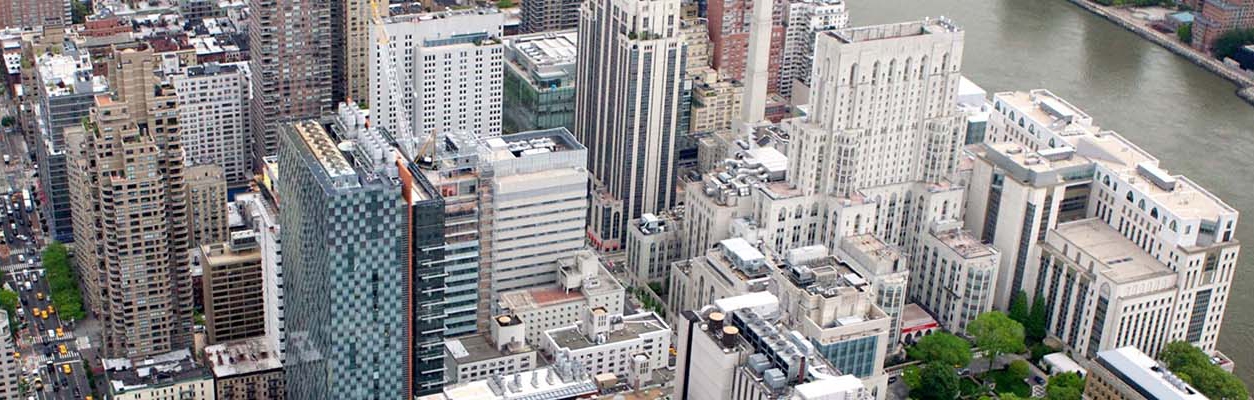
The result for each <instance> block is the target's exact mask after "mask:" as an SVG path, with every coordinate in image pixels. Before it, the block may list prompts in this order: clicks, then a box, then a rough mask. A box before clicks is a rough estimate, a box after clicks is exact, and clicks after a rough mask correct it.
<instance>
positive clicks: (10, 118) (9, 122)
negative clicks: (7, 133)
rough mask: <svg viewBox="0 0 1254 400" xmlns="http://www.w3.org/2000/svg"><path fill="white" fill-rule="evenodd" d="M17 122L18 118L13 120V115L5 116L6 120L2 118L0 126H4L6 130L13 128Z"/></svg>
mask: <svg viewBox="0 0 1254 400" xmlns="http://www.w3.org/2000/svg"><path fill="white" fill-rule="evenodd" d="M16 122H17V118H13V116H12V115H5V116H4V118H0V126H3V127H5V128H8V127H10V126H13V124H14V123H16Z"/></svg>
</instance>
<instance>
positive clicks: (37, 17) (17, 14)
mask: <svg viewBox="0 0 1254 400" xmlns="http://www.w3.org/2000/svg"><path fill="white" fill-rule="evenodd" d="M70 5H71V2H70V0H56V1H43V0H5V1H0V27H5V28H32V27H41V26H46V27H49V28H62V27H64V26H65V25H69V24H70V20H71V18H70V17H71V15H70V9H71V7H70Z"/></svg>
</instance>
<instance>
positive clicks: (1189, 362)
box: [1158, 341, 1249, 400]
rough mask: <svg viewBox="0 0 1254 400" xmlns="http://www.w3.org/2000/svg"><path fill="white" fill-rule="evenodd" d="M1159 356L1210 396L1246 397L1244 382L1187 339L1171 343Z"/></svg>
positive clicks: (1246, 391)
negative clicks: (1186, 340)
mask: <svg viewBox="0 0 1254 400" xmlns="http://www.w3.org/2000/svg"><path fill="white" fill-rule="evenodd" d="M1158 358H1160V359H1162V360H1163V362H1164V363H1166V364H1167V369H1170V370H1171V372H1173V373H1175V374H1176V376H1179V377H1180V379H1183V380H1184V381H1185V382H1188V383H1189V384H1190V385H1193V387H1194V388H1196V389H1197V390H1198V391H1200V392H1202V394H1204V395H1206V397H1208V398H1211V399H1230V400H1236V399H1245V398H1248V397H1249V390H1248V389H1246V387H1245V384H1244V383H1242V382H1241V380H1240V379H1237V377H1236V376H1234V375H1232V374H1231V373H1229V372H1228V371H1224V370H1223V369H1222V368H1220V367H1219V366H1218V365H1215V364H1212V363H1211V362H1210V357H1208V356H1206V353H1203V352H1202V350H1201V349H1198V348H1197V347H1195V346H1193V345H1192V344H1189V343H1188V342H1184V341H1175V342H1171V343H1168V344H1167V346H1166V347H1165V348H1163V351H1162V352H1159V354H1158Z"/></svg>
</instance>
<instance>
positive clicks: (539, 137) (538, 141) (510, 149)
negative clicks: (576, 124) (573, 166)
mask: <svg viewBox="0 0 1254 400" xmlns="http://www.w3.org/2000/svg"><path fill="white" fill-rule="evenodd" d="M482 145H483V146H485V147H487V148H488V149H489V151H490V152H491V155H492V159H493V161H503V160H514V159H522V158H527V157H529V156H535V155H541V154H548V153H560V152H566V151H572V150H587V148H586V147H584V146H583V145H582V144H580V143H579V141H578V140H575V136H574V135H572V134H571V133H570V131H567V130H566V128H560V127H559V128H551V129H543V130H535V131H527V132H519V133H514V134H509V135H501V136H498V137H494V138H487V139H484V140H483V144H482Z"/></svg>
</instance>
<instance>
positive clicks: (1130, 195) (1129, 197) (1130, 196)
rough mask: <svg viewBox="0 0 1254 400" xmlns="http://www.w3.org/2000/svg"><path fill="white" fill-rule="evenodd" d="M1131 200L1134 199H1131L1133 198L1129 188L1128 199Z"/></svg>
mask: <svg viewBox="0 0 1254 400" xmlns="http://www.w3.org/2000/svg"><path fill="white" fill-rule="evenodd" d="M1133 200H1135V199H1133V198H1132V191H1131V190H1129V191H1128V201H1133Z"/></svg>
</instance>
